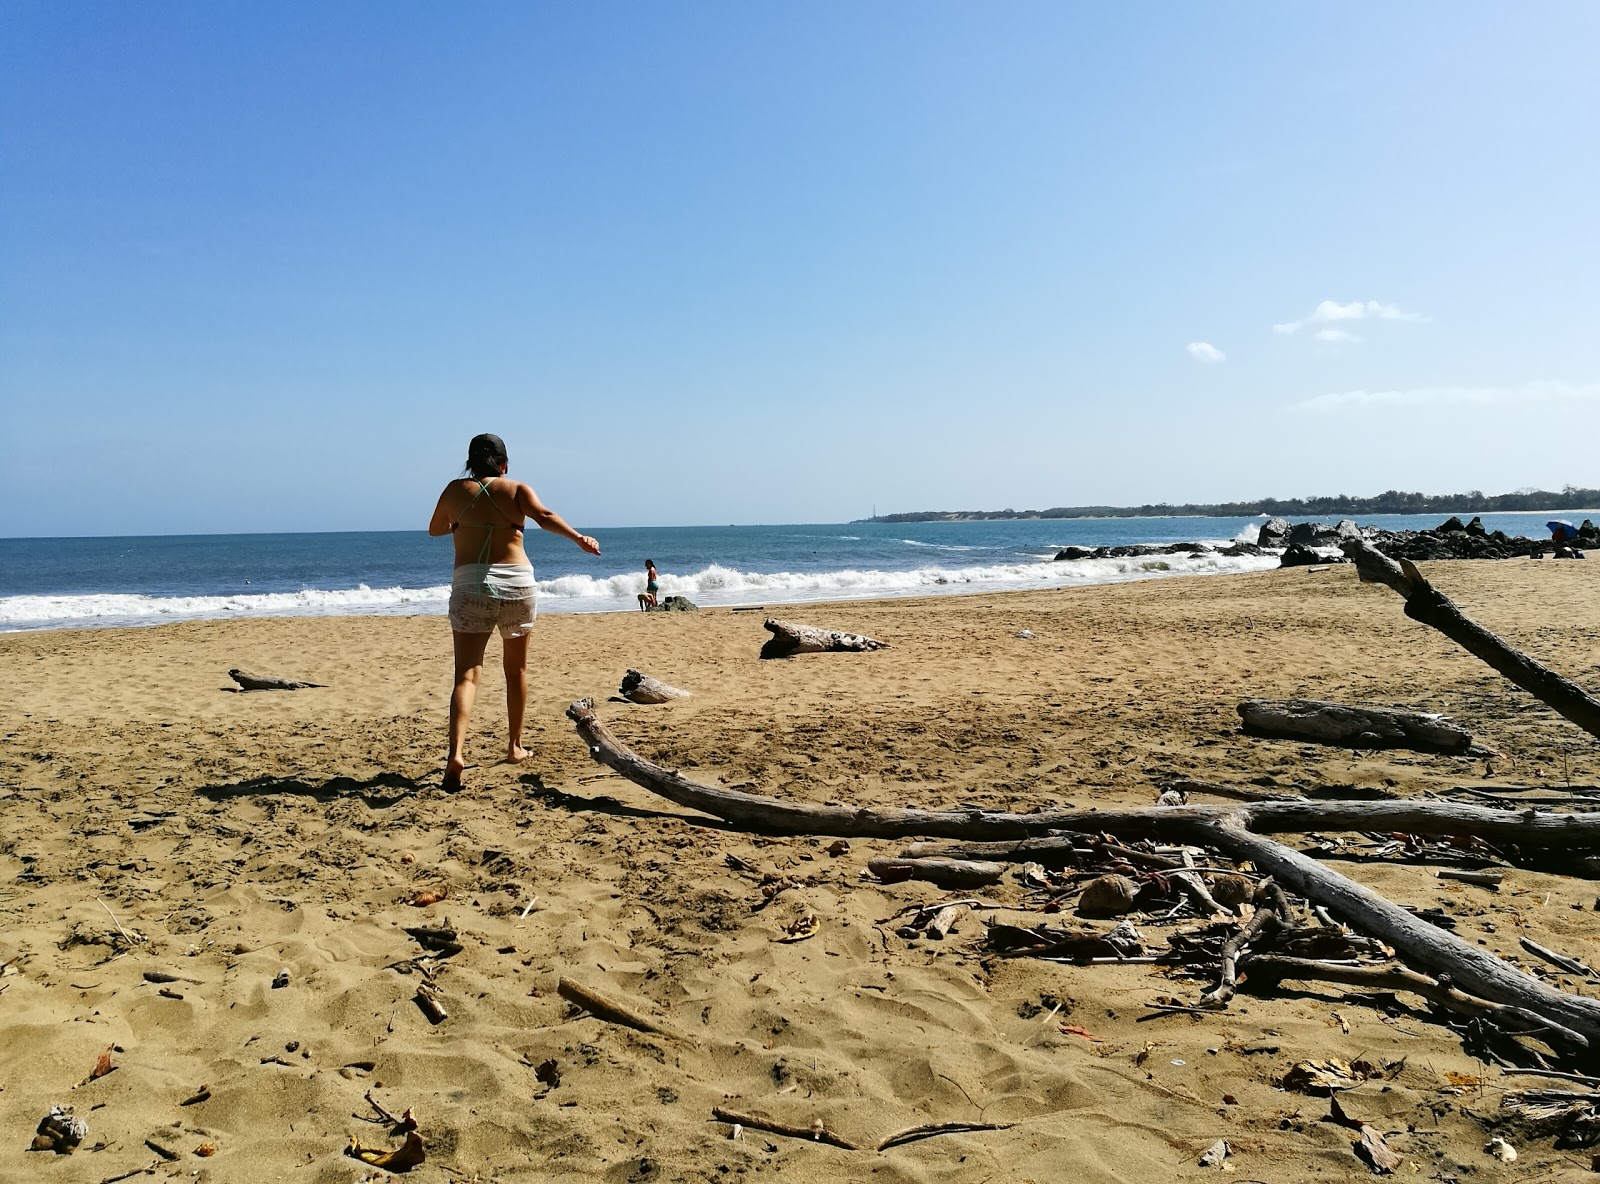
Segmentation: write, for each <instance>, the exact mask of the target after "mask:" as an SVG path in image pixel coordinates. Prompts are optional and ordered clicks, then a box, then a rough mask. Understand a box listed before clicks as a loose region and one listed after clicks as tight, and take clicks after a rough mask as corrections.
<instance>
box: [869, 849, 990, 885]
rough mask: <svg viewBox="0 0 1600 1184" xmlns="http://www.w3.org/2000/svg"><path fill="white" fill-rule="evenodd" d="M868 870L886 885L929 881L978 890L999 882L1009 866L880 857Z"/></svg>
mask: <svg viewBox="0 0 1600 1184" xmlns="http://www.w3.org/2000/svg"><path fill="white" fill-rule="evenodd" d="M867 870H868V871H869V872H871V873H872V874H873V875H875V876H877V877H878V879H880V880H882V881H883V882H884V883H885V884H896V883H899V882H900V881H901V880H927V881H928V882H929V883H930V884H937V885H939V887H941V888H978V887H981V886H982V885H984V884H995V883H998V882H999V881H1000V879H1001V878H1002V877H1003V876H1004V875H1005V874H1006V865H1005V864H1003V863H983V862H979V861H978V860H973V859H896V858H894V857H893V856H890V855H880V856H878V857H876V858H874V859H869V860H867Z"/></svg>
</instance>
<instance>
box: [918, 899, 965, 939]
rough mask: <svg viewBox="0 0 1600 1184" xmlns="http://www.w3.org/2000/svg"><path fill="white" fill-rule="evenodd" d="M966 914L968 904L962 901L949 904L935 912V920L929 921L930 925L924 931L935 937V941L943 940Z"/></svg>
mask: <svg viewBox="0 0 1600 1184" xmlns="http://www.w3.org/2000/svg"><path fill="white" fill-rule="evenodd" d="M966 915H967V906H966V905H964V904H962V903H960V902H957V903H955V904H947V905H945V906H944V908H942V909H940V910H939V911H938V912H937V913H935V914H933V920H931V921H929V922H928V927H927V929H925V930H923V932H924V933H926V934H927V935H928V936H929V937H931V938H933V940H934V941H943V940H944V939H945V938H947V937H949V936H950V932H951V930H953V929H954V928H955V927H956V922H958V921H960V920H961V918H962V917H964V916H966Z"/></svg>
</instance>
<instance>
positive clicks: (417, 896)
mask: <svg viewBox="0 0 1600 1184" xmlns="http://www.w3.org/2000/svg"><path fill="white" fill-rule="evenodd" d="M449 897H450V885H448V884H441V885H440V886H439V887H437V888H423V889H420V890H419V891H417V892H416V893H414V894H413V895H412V897H411V903H412V905H413V906H415V907H416V908H419V909H425V908H427V907H428V906H429V905H430V904H438V903H439V902H440V901H441V900H448V899H449Z"/></svg>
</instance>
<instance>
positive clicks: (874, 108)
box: [0, 0, 1600, 535]
mask: <svg viewBox="0 0 1600 1184" xmlns="http://www.w3.org/2000/svg"><path fill="white" fill-rule="evenodd" d="M1597 43H1600V7H1597V6H1594V5H1591V4H1559V3H1547V4H1541V5H1539V6H1537V7H1536V8H1535V9H1525V8H1521V7H1520V6H1512V5H1507V4H1500V3H1497V4H1475V3H1457V2H1452V3H1400V4H1387V3H1386V4H1377V3H1372V4H1354V5H1340V6H1322V7H1316V8H1314V7H1312V6H1308V5H1272V4H1266V3H1256V4H1207V5H1198V4H1178V3H1167V4H1149V5H1088V4H1066V3H1059V2H1051V3H1038V4H1031V3H1008V4H1005V5H984V6H980V5H971V4H955V3H931V4H930V3H916V4H912V3H897V2H886V3H876V4H843V3H840V4H831V3H811V4H805V5H789V6H780V5H773V4H737V3H733V2H731V0H730V2H727V3H673V4H668V3H663V4H653V5H640V4H617V3H606V2H604V0H600V2H590V3H566V4H531V3H520V2H518V3H511V2H506V3H467V4H460V5H446V4H442V3H434V4H422V3H404V2H402V3H395V2H392V0H389V2H384V3H341V4H337V5H325V4H310V3H292V2H284V0H278V2H274V3H270V4H268V3H245V2H239V3H229V4H213V3H198V2H186V0H172V2H165V3H160V4H151V3H127V2H118V3H93V2H79V3H73V4H59V3H35V2H33V0H11V2H10V3H8V4H6V5H5V6H3V7H0V412H3V418H0V428H3V430H0V498H3V499H4V504H5V505H7V506H8V507H10V508H11V511H12V514H11V520H10V522H9V524H7V526H6V527H4V528H3V529H0V533H4V534H9V535H58V534H59V535H66V534H117V533H163V532H190V531H255V530H318V529H389V528H408V527H420V526H421V525H423V524H424V523H425V522H426V519H427V516H428V512H429V511H430V510H431V508H432V504H433V499H434V497H435V496H436V495H437V493H438V490H439V488H440V486H441V485H442V484H443V483H444V481H445V480H447V479H448V478H449V477H450V476H451V475H452V474H454V473H455V472H457V471H458V470H459V467H460V464H461V460H462V457H463V455H464V452H465V444H466V440H467V439H468V437H470V436H471V435H472V434H473V433H474V432H477V431H483V430H492V431H496V432H499V433H500V434H501V435H503V436H504V437H505V438H506V440H507V443H508V445H509V447H510V451H511V461H512V471H513V473H514V474H515V475H518V476H521V477H523V478H524V479H527V480H529V481H531V482H532V483H533V485H534V486H535V488H536V489H538V490H539V491H540V493H541V494H542V495H543V496H544V497H545V498H546V500H547V501H549V502H551V503H552V504H553V505H555V506H556V507H557V508H558V509H560V510H562V511H563V512H564V513H565V514H567V516H568V517H570V518H571V519H572V520H573V521H574V522H575V523H578V524H581V525H585V526H591V527H597V528H598V527H603V526H608V525H671V524H692V523H727V522H741V523H743V522H784V521H836V520H841V519H846V518H851V517H859V516H862V515H865V514H866V513H868V512H869V511H870V510H871V508H872V507H873V506H874V505H876V506H877V508H878V509H879V510H880V511H884V512H887V511H890V510H911V509H954V508H1002V507H1008V506H1009V507H1017V508H1022V507H1044V506H1051V505H1073V504H1084V503H1118V504H1122V503H1143V502H1146V501H1154V500H1173V501H1185V500H1221V499H1228V498H1243V497H1259V496H1272V495H1276V496H1290V495H1308V494H1322V493H1335V492H1348V493H1359V494H1370V493H1376V492H1380V491H1382V490H1384V489H1388V488H1393V487H1399V488H1407V489H1422V490H1426V491H1429V492H1446V491H1453V490H1457V489H1470V488H1479V489H1483V490H1486V491H1490V492H1500V491H1504V490H1509V489H1514V488H1518V487H1523V486H1529V485H1534V486H1546V487H1548V486H1556V487H1559V486H1560V485H1562V484H1564V483H1573V484H1581V485H1596V484H1600V472H1597V471H1596V465H1595V464H1594V463H1593V459H1592V458H1593V456H1594V454H1595V450H1594V441H1595V440H1596V439H1597V438H1600V335H1597V333H1596V327H1597V325H1600V286H1597V284H1596V282H1595V278H1596V276H1597V275H1600V237H1597V235H1596V215H1595V210H1596V208H1597V203H1600V162H1597V155H1596V153H1597V149H1596V144H1597V137H1596V135H1595V121H1596V115H1597V112H1600V72H1597V71H1596V70H1594V68H1593V62H1592V54H1593V47H1594V46H1595V45H1596V44H1597Z"/></svg>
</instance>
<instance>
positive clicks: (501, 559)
mask: <svg viewBox="0 0 1600 1184" xmlns="http://www.w3.org/2000/svg"><path fill="white" fill-rule="evenodd" d="M506 467H507V464H506V445H505V441H503V440H501V439H500V437H499V436H496V435H493V434H491V433H489V432H484V433H483V434H482V435H478V436H474V437H472V442H471V443H470V444H468V445H467V464H466V470H467V473H468V474H469V475H468V476H466V477H461V478H458V479H457V480H455V481H452V482H450V484H448V485H446V486H445V487H444V492H443V493H441V494H440V495H439V504H438V505H437V506H435V507H434V511H433V520H432V521H430V522H429V523H428V533H429V534H430V535H434V536H436V537H437V536H439V535H446V534H453V535H455V574H454V576H453V577H452V579H451V581H450V631H451V633H452V635H453V636H454V640H455V656H456V679H455V690H454V691H452V692H451V694H450V755H449V757H448V758H447V760H446V763H445V768H444V789H445V791H446V792H447V793H454V792H455V791H456V790H458V789H460V788H461V774H462V771H463V770H465V769H466V767H467V720H468V719H469V718H470V717H471V715H472V701H473V699H475V698H476V697H477V693H478V678H479V675H480V674H481V673H482V672H483V652H484V650H485V649H486V648H487V647H488V644H489V635H490V634H491V633H493V632H494V631H495V629H497V628H498V629H499V630H500V637H501V640H502V642H503V643H504V646H505V671H506V722H507V727H508V733H509V734H508V736H507V743H506V760H507V761H510V762H512V763H516V762H517V761H520V760H522V759H523V758H524V757H526V756H527V755H528V752H527V749H525V748H523V747H522V712H523V707H524V706H525V704H526V703H527V700H528V634H529V633H530V632H531V631H532V629H533V618H534V614H535V611H536V610H535V605H534V599H533V593H534V585H533V565H532V564H531V563H529V562H528V555H527V552H525V551H524V550H523V549H522V535H523V529H524V527H523V521H522V520H523V518H524V516H526V517H528V518H531V519H533V522H534V525H535V526H537V527H539V529H540V530H548V531H549V532H550V533H551V534H558V535H560V536H561V537H562V538H564V539H571V540H572V541H573V542H575V543H577V544H578V546H580V547H582V548H583V549H584V550H585V551H587V552H589V554H591V555H598V554H600V544H599V543H597V542H596V541H595V540H594V539H592V538H591V537H589V536H588V535H586V534H579V533H578V532H577V531H575V530H573V529H572V527H570V526H568V525H567V523H566V521H565V520H564V519H563V518H562V517H561V515H560V514H557V513H556V512H555V511H554V510H552V509H550V508H549V507H548V506H546V505H545V504H544V503H543V502H541V501H540V500H539V495H538V494H536V493H534V492H533V490H532V489H531V488H530V487H529V486H527V485H524V484H523V483H522V482H520V481H513V480H511V479H510V478H509V477H507V476H506Z"/></svg>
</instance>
